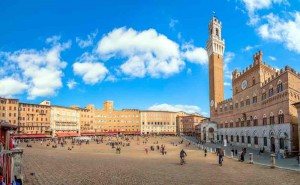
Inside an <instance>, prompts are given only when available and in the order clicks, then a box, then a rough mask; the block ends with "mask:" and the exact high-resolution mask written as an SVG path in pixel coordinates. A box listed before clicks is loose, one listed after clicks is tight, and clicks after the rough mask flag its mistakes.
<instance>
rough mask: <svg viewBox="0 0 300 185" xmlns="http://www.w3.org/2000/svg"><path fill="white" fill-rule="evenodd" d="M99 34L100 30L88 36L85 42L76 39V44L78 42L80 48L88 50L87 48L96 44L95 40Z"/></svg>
mask: <svg viewBox="0 0 300 185" xmlns="http://www.w3.org/2000/svg"><path fill="white" fill-rule="evenodd" d="M97 34H98V30H96V31H95V32H92V33H90V34H88V36H87V39H86V40H83V39H80V38H79V37H76V42H77V44H78V46H79V47H80V48H86V47H89V46H92V45H93V42H94V39H95V37H96V36H97Z"/></svg>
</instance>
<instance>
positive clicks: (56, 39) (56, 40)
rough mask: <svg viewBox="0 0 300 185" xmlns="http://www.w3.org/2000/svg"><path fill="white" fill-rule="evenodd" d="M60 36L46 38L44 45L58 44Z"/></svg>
mask: <svg viewBox="0 0 300 185" xmlns="http://www.w3.org/2000/svg"><path fill="white" fill-rule="evenodd" d="M60 38H61V37H60V35H54V36H52V37H49V38H47V39H46V43H47V44H51V43H52V44H57V43H58V41H59V40H60Z"/></svg>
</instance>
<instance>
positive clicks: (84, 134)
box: [81, 133, 95, 136]
mask: <svg viewBox="0 0 300 185" xmlns="http://www.w3.org/2000/svg"><path fill="white" fill-rule="evenodd" d="M94 135H95V133H81V136H94Z"/></svg>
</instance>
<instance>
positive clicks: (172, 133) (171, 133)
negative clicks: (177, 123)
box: [159, 132, 176, 135]
mask: <svg viewBox="0 0 300 185" xmlns="http://www.w3.org/2000/svg"><path fill="white" fill-rule="evenodd" d="M159 134H162V135H175V134H176V133H175V132H160V133H159Z"/></svg>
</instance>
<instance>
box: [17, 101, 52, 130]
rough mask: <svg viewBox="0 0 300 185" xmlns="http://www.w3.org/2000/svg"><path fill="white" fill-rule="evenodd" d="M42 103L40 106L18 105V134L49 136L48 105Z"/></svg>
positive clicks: (49, 110)
mask: <svg viewBox="0 0 300 185" xmlns="http://www.w3.org/2000/svg"><path fill="white" fill-rule="evenodd" d="M46 102H48V101H43V102H41V103H40V104H31V103H21V102H20V103H19V105H18V106H19V108H18V132H17V133H18V134H23V135H24V134H44V135H50V134H51V129H50V112H51V109H50V104H46Z"/></svg>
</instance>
